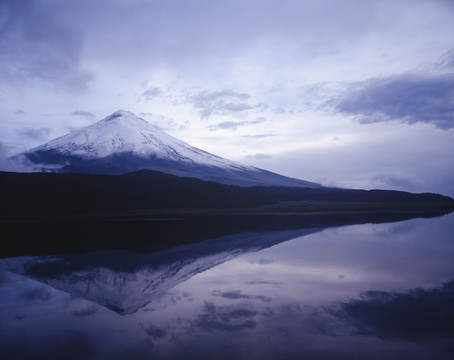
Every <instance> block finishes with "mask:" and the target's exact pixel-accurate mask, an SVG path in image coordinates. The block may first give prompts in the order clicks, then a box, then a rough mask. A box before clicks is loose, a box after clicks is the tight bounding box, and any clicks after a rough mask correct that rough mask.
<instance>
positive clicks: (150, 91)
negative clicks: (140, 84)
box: [142, 86, 162, 100]
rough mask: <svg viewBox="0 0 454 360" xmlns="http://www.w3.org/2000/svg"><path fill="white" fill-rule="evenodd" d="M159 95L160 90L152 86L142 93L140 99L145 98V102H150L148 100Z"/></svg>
mask: <svg viewBox="0 0 454 360" xmlns="http://www.w3.org/2000/svg"><path fill="white" fill-rule="evenodd" d="M161 93H162V90H161V88H159V87H157V86H152V87H149V88H148V89H147V90H145V91H144V92H143V93H142V97H144V98H146V99H147V100H150V99H152V98H154V97H156V96H158V95H160V94H161Z"/></svg>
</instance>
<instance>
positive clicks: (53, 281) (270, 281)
mask: <svg viewBox="0 0 454 360" xmlns="http://www.w3.org/2000/svg"><path fill="white" fill-rule="evenodd" d="M0 263H1V265H0V266H1V283H0V322H1V330H0V357H1V358H2V359H202V358H210V359H383V358H386V359H452V358H454V215H453V214H450V215H445V216H442V217H438V218H432V219H412V220H407V221H401V222H395V223H384V224H363V225H349V226H340V227H333V228H327V229H322V228H316V229H302V230H297V229H292V230H282V231H268V232H261V233H257V232H244V233H240V234H234V235H227V236H223V237H221V238H218V239H212V240H209V241H204V242H201V243H197V244H192V245H184V246H179V247H176V248H173V249H168V250H163V251H160V252H157V253H148V254H146V253H145V254H144V253H135V252H132V251H121V250H115V251H104V252H97V253H84V254H73V255H54V256H47V257H16V258H9V259H3V260H1V261H0Z"/></svg>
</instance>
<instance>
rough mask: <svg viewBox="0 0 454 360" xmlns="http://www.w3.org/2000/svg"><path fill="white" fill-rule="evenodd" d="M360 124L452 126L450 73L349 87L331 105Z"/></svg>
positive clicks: (453, 80)
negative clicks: (388, 123)
mask: <svg viewBox="0 0 454 360" xmlns="http://www.w3.org/2000/svg"><path fill="white" fill-rule="evenodd" d="M335 111H336V112H338V113H342V114H346V115H353V116H355V117H356V120H357V121H358V122H360V123H361V124H368V123H375V122H382V121H391V120H400V121H403V122H406V123H409V124H413V123H417V122H424V123H430V124H433V125H435V126H436V127H438V128H440V129H445V130H447V129H450V128H452V127H454V74H445V75H420V74H403V75H396V76H391V77H387V78H374V79H369V80H367V81H364V82H360V83H357V84H354V85H352V87H351V88H350V90H348V91H347V92H346V93H345V94H344V96H343V97H342V98H341V99H340V100H339V101H338V102H337V103H336V104H335Z"/></svg>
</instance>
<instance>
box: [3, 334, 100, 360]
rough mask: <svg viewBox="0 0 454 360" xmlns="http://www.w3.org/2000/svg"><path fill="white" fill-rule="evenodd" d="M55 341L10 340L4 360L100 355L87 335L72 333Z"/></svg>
mask: <svg viewBox="0 0 454 360" xmlns="http://www.w3.org/2000/svg"><path fill="white" fill-rule="evenodd" d="M53 340H54V341H49V342H43V341H39V340H35V339H31V340H30V341H27V342H25V343H24V339H23V338H19V339H14V340H10V342H9V344H8V347H7V348H2V358H3V359H65V360H79V359H96V358H98V357H97V356H98V355H99V353H98V350H97V349H96V346H95V344H94V343H93V342H92V340H91V339H90V338H89V337H88V336H87V335H85V334H82V333H75V332H73V333H71V334H67V335H63V334H61V335H57V336H56V338H55V339H53Z"/></svg>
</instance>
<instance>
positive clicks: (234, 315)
mask: <svg viewBox="0 0 454 360" xmlns="http://www.w3.org/2000/svg"><path fill="white" fill-rule="evenodd" d="M271 315H273V313H272V312H271V311H265V312H259V311H255V310H252V308H245V307H234V306H216V305H214V304H213V303H211V302H205V305H204V308H203V313H202V314H199V315H198V316H197V319H196V320H195V321H194V322H193V324H192V325H193V326H194V327H197V328H199V329H201V330H203V331H206V332H210V331H213V330H218V331H240V330H244V329H251V328H254V327H256V325H257V321H256V317H258V316H271Z"/></svg>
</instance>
